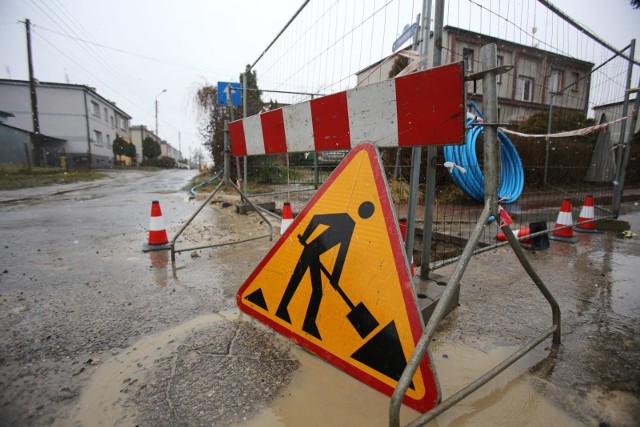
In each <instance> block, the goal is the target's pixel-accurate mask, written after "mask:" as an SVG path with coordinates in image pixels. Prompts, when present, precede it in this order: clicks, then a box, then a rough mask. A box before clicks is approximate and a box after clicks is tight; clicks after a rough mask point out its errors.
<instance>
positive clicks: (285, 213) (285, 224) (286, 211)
mask: <svg viewBox="0 0 640 427" xmlns="http://www.w3.org/2000/svg"><path fill="white" fill-rule="evenodd" d="M292 222H293V213H292V212H291V203H289V202H284V205H283V206H282V222H280V234H284V232H285V231H287V228H289V226H290V225H291V223H292Z"/></svg>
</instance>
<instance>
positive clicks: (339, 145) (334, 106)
mask: <svg viewBox="0 0 640 427" xmlns="http://www.w3.org/2000/svg"><path fill="white" fill-rule="evenodd" d="M310 108H311V120H312V122H313V140H314V144H315V147H316V150H318V151H325V150H348V149H350V148H351V138H350V135H349V110H348V109H347V92H339V93H335V94H333V95H327V96H323V97H322V98H318V99H313V100H311V102H310Z"/></svg>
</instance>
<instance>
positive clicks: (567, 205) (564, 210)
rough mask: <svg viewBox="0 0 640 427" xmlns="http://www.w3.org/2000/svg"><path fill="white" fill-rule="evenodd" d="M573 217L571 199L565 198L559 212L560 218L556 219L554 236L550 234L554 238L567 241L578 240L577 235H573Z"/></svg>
mask: <svg viewBox="0 0 640 427" xmlns="http://www.w3.org/2000/svg"><path fill="white" fill-rule="evenodd" d="M572 225H573V217H572V216H571V200H569V199H564V200H563V201H562V205H561V206H560V213H558V219H557V220H556V226H555V228H556V229H557V230H555V231H554V232H553V235H552V236H549V238H550V239H552V240H557V241H560V242H566V243H575V242H577V241H578V238H577V237H574V236H573V227H572Z"/></svg>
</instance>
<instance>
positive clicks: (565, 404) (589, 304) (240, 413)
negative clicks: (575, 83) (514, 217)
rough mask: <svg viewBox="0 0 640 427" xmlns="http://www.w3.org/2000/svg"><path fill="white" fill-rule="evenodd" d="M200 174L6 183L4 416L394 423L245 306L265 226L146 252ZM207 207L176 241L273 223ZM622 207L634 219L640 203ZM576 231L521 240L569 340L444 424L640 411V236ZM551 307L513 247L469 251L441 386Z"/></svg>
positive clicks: (456, 380)
mask: <svg viewBox="0 0 640 427" xmlns="http://www.w3.org/2000/svg"><path fill="white" fill-rule="evenodd" d="M192 175H193V172H191V171H164V172H160V173H150V172H138V171H126V172H115V173H113V174H112V176H111V178H109V179H107V180H103V181H98V182H94V183H85V184H74V185H67V186H60V187H50V188H42V189H34V190H28V191H26V190H25V191H21V192H19V193H17V192H1V193H0V215H1V216H0V218H1V220H0V231H1V235H2V236H3V242H2V246H1V247H0V251H1V254H2V255H1V260H2V261H1V262H2V266H1V271H2V273H1V274H0V326H1V328H0V339H2V342H3V345H2V347H1V348H0V425H3V426H4V425H7V426H8V425H26V426H40V425H56V426H67V425H73V426H76V425H77V426H81V425H82V426H91V425H124V426H129V425H131V426H133V425H145V426H146V425H153V426H173V425H245V424H244V423H250V424H247V425H251V426H283V425H287V426H294V425H301V424H305V425H317V426H323V425H385V424H386V410H387V405H388V399H387V398H386V397H384V396H382V395H380V394H379V393H377V392H374V391H369V389H368V388H367V387H366V386H363V385H362V384H360V383H358V382H357V381H355V380H354V381H355V384H354V381H351V380H350V379H349V378H348V377H347V378H346V379H345V378H344V377H346V376H345V375H340V374H339V373H337V372H338V371H336V370H335V369H333V368H331V367H328V365H326V364H323V363H319V364H317V365H315V364H316V363H317V362H316V361H315V358H313V357H309V356H307V355H304V354H301V353H300V351H299V350H297V349H296V348H295V346H292V345H291V344H289V343H287V342H285V341H283V340H282V339H279V338H278V337H277V336H275V335H274V334H273V333H272V332H270V331H269V330H267V329H266V328H264V327H261V326H260V325H257V324H256V323H255V322H246V320H247V319H246V316H244V317H243V316H242V315H238V314H237V312H236V311H235V305H236V303H235V293H236V291H237V289H238V287H239V286H240V285H241V284H242V282H243V281H244V280H245V279H246V277H247V276H248V275H249V274H250V273H251V271H252V270H253V268H254V267H255V266H256V265H257V263H258V262H259V260H260V259H261V258H262V257H263V256H264V254H266V252H267V251H268V249H269V247H270V245H271V244H272V243H270V242H269V241H268V239H262V240H257V241H255V242H254V243H252V244H241V245H234V246H226V247H221V248H216V249H205V250H199V251H191V252H185V253H181V254H178V258H177V262H176V264H175V265H174V266H172V265H171V263H170V261H169V256H168V253H166V252H158V253H149V254H143V253H142V251H141V249H142V244H143V243H144V242H145V241H146V238H147V237H146V229H147V226H148V223H149V211H150V205H151V201H152V200H159V201H160V203H161V207H162V211H163V214H164V221H165V224H166V227H167V229H168V230H169V237H171V236H172V233H174V232H175V231H176V230H177V229H178V228H179V227H180V225H181V223H182V221H184V220H185V219H186V218H188V217H189V216H190V214H191V213H192V212H193V211H194V210H195V209H196V207H197V206H198V203H197V202H196V201H189V200H188V199H187V192H186V190H185V189H184V187H185V185H186V183H187V182H188V180H189V179H190V177H191V176H192ZM114 188H117V190H118V191H114ZM212 208H213V209H205V210H203V211H202V214H201V216H199V219H198V221H196V223H195V224H194V225H193V226H192V227H190V228H189V229H187V230H188V231H187V232H185V235H184V238H183V239H182V241H181V242H182V243H181V244H184V245H187V246H190V245H193V244H201V243H203V241H205V243H206V240H207V239H210V240H211V241H213V242H221V241H228V240H229V239H230V240H236V239H238V238H241V237H242V236H244V237H255V236H256V235H258V233H260V234H262V233H264V232H265V227H264V226H263V225H262V224H260V221H259V219H258V218H256V215H255V214H252V215H236V214H233V213H232V212H231V211H230V210H232V209H233V208H232V207H227V208H223V207H222V205H221V204H215V205H213V206H212ZM623 219H626V220H628V221H630V222H631V227H632V230H634V231H636V232H637V231H638V230H639V229H640V212H638V211H637V210H636V211H635V212H633V213H631V214H629V215H627V216H626V217H624V218H623ZM276 225H277V224H276ZM275 238H277V233H276V235H275V236H274V239H275ZM580 238H581V239H580V242H579V243H577V244H575V245H568V244H559V243H552V247H551V249H550V250H548V251H545V252H539V253H535V254H531V253H528V257H529V259H530V261H531V262H532V264H533V265H534V267H535V268H536V269H537V271H538V274H539V275H540V276H541V278H542V280H543V281H544V282H545V283H546V285H547V286H548V287H549V288H550V290H551V291H552V292H553V293H554V295H555V296H556V298H557V299H558V302H559V304H560V306H561V309H562V314H563V334H562V337H563V343H562V345H561V347H560V348H559V349H558V350H557V351H555V350H553V349H551V348H550V340H547V341H545V343H543V344H541V345H539V346H538V347H536V349H535V350H534V351H533V352H531V354H530V355H528V356H526V357H525V358H524V359H523V360H522V361H520V362H518V363H516V365H514V367H512V368H510V369H509V370H507V371H506V372H505V373H503V374H501V376H500V377H498V378H497V379H496V380H494V381H493V382H492V383H490V384H488V385H487V386H485V387H484V388H483V389H481V390H480V391H478V392H476V393H474V394H473V395H472V396H470V397H469V398H467V399H465V400H464V401H463V402H461V403H460V404H459V405H457V406H456V407H455V408H453V409H451V410H450V411H448V412H447V413H445V414H443V415H442V416H441V417H439V418H438V425H452V426H458V425H496V424H501V425H541V426H548V425H603V426H604V425H610V426H618V425H619V426H627V425H629V426H633V425H637V423H636V422H637V419H640V386H639V385H638V384H640V369H639V368H638V367H639V366H640V338H639V337H640V316H638V313H639V310H640V305H639V304H640V293H639V291H638V289H639V288H638V279H637V271H638V270H637V260H638V259H640V238H638V237H636V238H632V239H625V238H621V237H619V236H618V235H616V234H615V233H607V234H600V235H580ZM178 246H180V245H178ZM452 268H453V266H449V267H446V268H443V269H440V270H437V273H438V274H441V275H443V276H444V277H446V276H447V274H449V273H450V271H451V270H452ZM550 317H551V316H550V313H549V309H548V305H546V303H545V302H544V300H543V299H542V298H541V297H540V295H539V294H538V293H537V291H536V289H535V287H534V286H533V285H532V284H531V281H530V279H528V278H527V277H526V275H525V274H524V273H523V271H522V269H521V268H520V267H519V265H518V264H517V261H516V260H515V257H514V256H513V253H512V252H510V250H509V249H508V248H504V247H503V248H499V249H496V250H495V251H492V252H488V253H486V254H482V255H481V256H478V257H474V259H473V260H472V261H471V263H470V265H469V269H468V270H467V272H466V273H465V275H464V276H463V279H462V281H461V295H460V305H459V306H458V308H457V309H456V310H455V311H454V312H453V313H452V314H451V315H449V316H448V317H447V318H446V319H445V321H444V322H443V324H442V325H441V327H440V328H439V330H438V332H437V334H436V337H435V340H434V343H433V346H432V347H433V349H432V355H433V359H432V360H433V361H434V362H433V363H434V365H435V367H436V370H437V372H438V375H439V377H440V382H441V387H442V391H443V397H447V396H448V395H450V394H451V393H453V392H455V391H457V390H458V389H459V388H460V387H461V386H463V385H465V384H466V383H468V382H470V381H471V380H473V379H475V378H477V376H478V375H481V374H483V373H484V372H486V371H487V370H488V369H490V368H492V367H493V366H495V365H496V364H497V363H499V362H501V361H502V360H503V359H504V357H506V356H507V355H509V354H511V353H512V352H513V351H514V350H515V349H517V346H520V345H522V344H523V343H524V342H525V341H526V340H527V339H528V338H531V337H533V336H535V335H536V334H537V333H538V332H539V331H540V330H542V329H545V328H547V327H548V326H549V325H550ZM309 372H311V373H310V374H309ZM292 378H293V380H292ZM300 378H303V379H304V378H307V380H306V384H307V385H306V386H305V382H304V381H303V384H302V386H301V385H300V381H301V380H300ZM291 381H293V382H294V384H293V385H292V384H291ZM319 384H320V385H319ZM327 384H328V386H327ZM326 387H331V388H326ZM329 390H330V392H328V391H329ZM540 396H544V398H541V397H540ZM354 397H357V398H356V399H354ZM540 399H544V402H543V401H541V400H540ZM547 400H548V401H547ZM545 402H546V403H545ZM543 403H544V404H543ZM265 408H270V409H268V410H267V411H266V413H267V415H269V414H271V421H269V417H268V416H267V418H266V419H265V418H263V416H264V413H265V412H264V411H265ZM292 408H293V409H292ZM260 414H262V415H260ZM416 415H417V414H416V413H411V412H410V413H408V414H407V412H405V413H404V416H403V418H402V419H403V420H404V421H409V420H411V419H413V418H415V417H416ZM256 417H257V418H256ZM283 420H288V421H283ZM336 420H338V421H336ZM372 420H373V421H372ZM251 423H252V424H251ZM341 423H344V424H341Z"/></svg>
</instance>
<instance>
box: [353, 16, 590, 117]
mask: <svg viewBox="0 0 640 427" xmlns="http://www.w3.org/2000/svg"><path fill="white" fill-rule="evenodd" d="M490 43H495V44H496V46H497V51H498V57H497V62H498V64H497V65H498V66H503V65H512V66H513V69H512V70H510V71H509V72H507V73H504V74H500V75H498V76H497V83H498V116H499V117H498V119H499V121H500V122H520V121H523V120H526V119H527V118H529V117H530V116H532V115H533V114H535V113H538V112H541V111H547V110H548V109H549V105H550V103H551V102H552V103H553V106H554V108H560V109H566V110H571V111H578V112H582V113H584V114H585V115H586V114H587V113H588V111H587V110H588V101H589V94H590V85H591V80H590V77H589V76H590V72H591V70H592V68H593V64H592V63H590V62H586V61H581V60H577V59H574V58H570V57H567V56H563V55H558V54H555V53H552V52H548V51H545V50H542V49H539V48H537V47H532V46H526V45H521V44H518V43H513V42H509V41H506V40H502V39H497V38H494V37H490V36H486V35H483V34H479V33H474V32H472V31H467V30H463V29H460V28H455V27H450V26H447V27H444V30H443V57H442V63H443V65H446V64H450V63H454V62H463V64H464V68H465V75H472V74H474V73H477V72H478V71H480V68H479V65H480V63H479V58H480V48H481V47H482V46H484V45H486V44H490ZM429 52H433V38H432V39H431V46H430V47H429ZM394 60H395V58H389V59H386V60H383V61H380V62H378V63H376V64H373V65H372V66H370V67H367V68H366V69H364V70H362V71H359V72H358V73H357V74H356V77H357V82H358V84H359V85H361V84H369V83H375V82H377V81H381V80H384V79H388V78H389V71H390V70H391V67H392V66H393V61H394ZM466 85H467V87H466V92H467V99H468V100H473V101H475V102H476V103H477V104H478V106H479V107H480V108H481V102H482V84H481V81H479V82H477V83H475V84H474V82H467V83H466Z"/></svg>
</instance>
